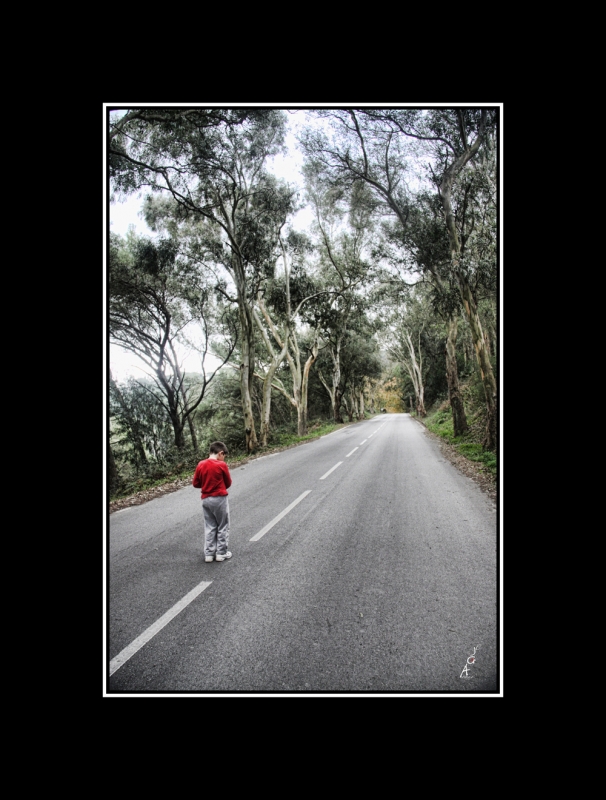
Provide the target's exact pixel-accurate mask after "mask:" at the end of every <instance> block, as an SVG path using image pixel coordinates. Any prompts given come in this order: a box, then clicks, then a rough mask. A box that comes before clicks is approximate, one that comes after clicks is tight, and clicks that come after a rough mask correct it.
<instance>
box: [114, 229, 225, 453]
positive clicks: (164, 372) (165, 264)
mask: <svg viewBox="0 0 606 800" xmlns="http://www.w3.org/2000/svg"><path fill="white" fill-rule="evenodd" d="M208 316H209V297H208V291H207V290H206V289H205V288H204V287H203V285H202V284H201V283H200V276H199V273H198V271H197V270H196V269H195V267H194V266H193V265H192V264H191V263H189V262H187V261H184V260H182V259H179V258H178V255H177V249H176V246H175V243H174V242H173V241H171V240H170V239H160V240H159V241H158V242H153V241H152V240H151V239H148V238H147V237H136V236H134V235H132V236H130V237H129V238H128V240H127V241H126V242H125V241H124V240H122V238H121V237H119V236H117V235H116V234H112V236H111V238H110V251H109V332H110V339H111V340H112V341H113V342H114V343H116V344H118V345H120V346H121V347H124V348H125V349H126V350H128V351H129V352H131V353H134V354H135V355H137V356H138V357H139V358H140V359H141V360H142V361H143V362H144V363H145V364H146V365H147V366H148V367H149V368H150V370H151V375H152V376H153V380H154V384H155V388H156V390H157V391H158V392H159V393H157V394H156V393H155V390H154V389H152V388H150V387H149V386H148V385H146V384H145V385H144V384H142V386H143V387H144V388H145V389H146V391H149V392H151V393H153V394H154V396H155V397H156V399H157V400H158V402H160V403H161V405H162V406H163V407H164V408H165V409H166V412H167V414H168V417H169V418H170V421H171V424H172V427H173V432H174V444H175V446H176V447H177V449H179V450H182V449H183V448H184V447H185V436H184V427H185V424H186V423H188V424H189V426H190V434H191V437H192V446H193V447H194V449H196V448H197V442H196V438H195V432H194V428H193V424H191V423H192V415H193V413H194V412H195V410H196V408H197V407H198V406H199V405H200V403H201V401H202V398H203V397H204V393H205V391H206V389H207V387H208V385H209V384H210V383H211V381H212V380H213V378H214V376H215V374H216V372H217V370H215V371H214V372H212V373H211V374H210V375H207V373H206V369H205V366H204V359H205V356H206V353H207V351H208V344H209V334H208ZM191 323H196V325H197V328H198V331H199V336H200V337H201V343H200V342H199V344H198V346H199V349H200V352H201V369H202V377H201V381H200V383H199V384H198V385H197V386H196V387H195V395H193V392H192V389H193V388H194V387H193V386H192V384H191V382H189V383H188V382H187V381H186V379H185V378H186V376H185V374H184V373H183V370H182V367H181V363H180V358H179V354H178V342H179V340H180V338H181V339H182V337H184V334H185V331H186V328H187V326H188V325H190V324H191ZM234 344H235V341H234V342H232V344H231V346H230V348H229V352H228V354H227V356H226V357H225V359H224V361H223V363H225V361H226V360H227V359H228V358H229V357H230V356H231V352H232V350H233V347H234Z"/></svg>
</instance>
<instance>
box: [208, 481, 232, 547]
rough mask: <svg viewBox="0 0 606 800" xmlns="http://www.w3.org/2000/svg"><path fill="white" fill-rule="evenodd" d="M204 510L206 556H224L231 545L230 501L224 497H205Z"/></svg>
mask: <svg viewBox="0 0 606 800" xmlns="http://www.w3.org/2000/svg"><path fill="white" fill-rule="evenodd" d="M202 507H203V509H204V555H205V556H214V555H215V554H216V553H218V554H219V555H220V556H224V555H225V553H227V545H228V544H229V501H228V498H227V495H223V496H222V497H205V498H204V500H202Z"/></svg>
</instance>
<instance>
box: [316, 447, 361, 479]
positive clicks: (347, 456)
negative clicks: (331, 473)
mask: <svg viewBox="0 0 606 800" xmlns="http://www.w3.org/2000/svg"><path fill="white" fill-rule="evenodd" d="M357 449H358V448H357V447H354V449H353V450H352V451H351V453H355V452H356V450H357ZM351 453H348V454H347V455H346V456H345V458H349V456H350V455H351ZM333 469H334V467H333ZM326 475H328V472H327V473H326ZM326 475H325V476H324V477H326ZM320 480H322V478H320Z"/></svg>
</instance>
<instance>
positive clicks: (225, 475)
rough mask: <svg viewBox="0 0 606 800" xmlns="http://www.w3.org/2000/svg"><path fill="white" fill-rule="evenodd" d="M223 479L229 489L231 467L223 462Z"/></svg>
mask: <svg viewBox="0 0 606 800" xmlns="http://www.w3.org/2000/svg"><path fill="white" fill-rule="evenodd" d="M223 480H224V481H225V488H226V489H229V487H230V486H231V475H230V474H229V467H228V466H227V464H226V463H225V462H223Z"/></svg>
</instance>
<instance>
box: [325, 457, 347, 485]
mask: <svg viewBox="0 0 606 800" xmlns="http://www.w3.org/2000/svg"><path fill="white" fill-rule="evenodd" d="M342 463H343V462H342V461H339V463H338V464H335V465H334V467H331V468H330V469H329V470H328V472H325V473H324V475H322V477H321V478H320V480H321V481H323V480H324V478H328V476H329V475H330V473H331V472H332V471H333V470H335V469H336V468H337V467H340V466H341V464H342Z"/></svg>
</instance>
